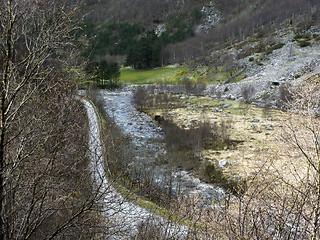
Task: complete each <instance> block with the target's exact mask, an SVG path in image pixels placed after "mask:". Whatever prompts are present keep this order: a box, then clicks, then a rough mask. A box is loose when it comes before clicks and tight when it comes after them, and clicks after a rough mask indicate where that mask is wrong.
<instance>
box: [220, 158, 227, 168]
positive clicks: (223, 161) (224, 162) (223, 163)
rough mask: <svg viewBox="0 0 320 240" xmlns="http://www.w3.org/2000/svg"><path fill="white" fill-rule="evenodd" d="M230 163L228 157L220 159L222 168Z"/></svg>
mask: <svg viewBox="0 0 320 240" xmlns="http://www.w3.org/2000/svg"><path fill="white" fill-rule="evenodd" d="M228 164H229V162H228V160H226V159H222V160H220V161H219V167H221V168H223V167H226V166H228Z"/></svg>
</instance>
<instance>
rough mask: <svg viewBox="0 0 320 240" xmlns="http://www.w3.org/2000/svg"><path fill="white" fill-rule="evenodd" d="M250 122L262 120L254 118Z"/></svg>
mask: <svg viewBox="0 0 320 240" xmlns="http://www.w3.org/2000/svg"><path fill="white" fill-rule="evenodd" d="M250 122H253V123H258V122H260V120H259V119H252V120H251V121H250Z"/></svg>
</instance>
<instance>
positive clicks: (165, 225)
mask: <svg viewBox="0 0 320 240" xmlns="http://www.w3.org/2000/svg"><path fill="white" fill-rule="evenodd" d="M81 101H82V102H83V104H84V106H85V108H86V110H87V115H88V119H89V150H90V153H91V156H90V158H91V162H90V169H91V171H92V178H93V183H94V187H95V188H96V189H97V190H98V191H99V194H100V196H101V201H100V204H101V208H102V212H103V214H104V217H105V219H106V224H105V225H106V229H105V231H106V232H108V234H109V236H110V237H109V238H108V239H128V238H131V237H133V236H135V235H136V234H137V233H138V231H139V226H141V224H142V223H146V222H148V224H152V225H153V226H156V227H157V228H159V229H161V232H160V234H161V239H171V238H173V237H174V239H182V238H183V236H185V234H186V231H187V230H186V227H183V226H178V225H177V224H174V223H172V222H171V221H169V220H167V219H163V218H161V217H159V216H157V215H155V214H154V213H152V212H150V211H148V210H146V209H144V208H141V207H139V206H137V205H135V204H133V203H132V202H129V201H128V200H127V199H126V198H125V197H123V196H121V195H120V194H119V193H118V192H117V190H116V189H115V188H114V187H113V186H112V185H111V183H109V182H108V179H107V177H106V174H105V165H107V164H106V162H104V161H105V158H104V154H103V153H104V147H103V144H102V142H101V138H100V119H99V115H98V114H97V112H96V110H95V108H94V105H93V104H92V103H91V102H89V101H88V100H86V99H84V98H81Z"/></svg>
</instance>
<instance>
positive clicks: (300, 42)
mask: <svg viewBox="0 0 320 240" xmlns="http://www.w3.org/2000/svg"><path fill="white" fill-rule="evenodd" d="M298 45H299V46H300V47H307V46H310V45H311V42H309V41H307V40H300V41H298Z"/></svg>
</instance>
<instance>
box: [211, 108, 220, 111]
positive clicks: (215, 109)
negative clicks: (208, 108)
mask: <svg viewBox="0 0 320 240" xmlns="http://www.w3.org/2000/svg"><path fill="white" fill-rule="evenodd" d="M212 111H215V112H222V109H220V108H212Z"/></svg>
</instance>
